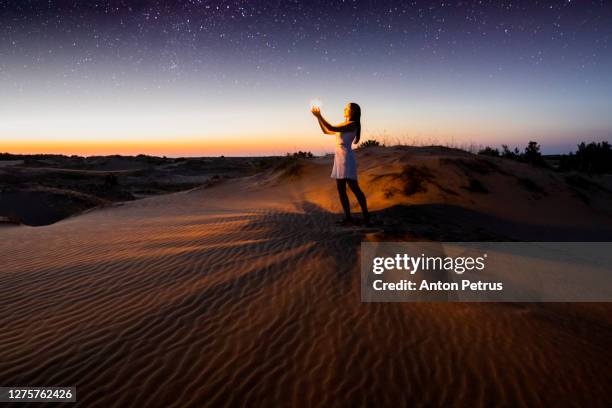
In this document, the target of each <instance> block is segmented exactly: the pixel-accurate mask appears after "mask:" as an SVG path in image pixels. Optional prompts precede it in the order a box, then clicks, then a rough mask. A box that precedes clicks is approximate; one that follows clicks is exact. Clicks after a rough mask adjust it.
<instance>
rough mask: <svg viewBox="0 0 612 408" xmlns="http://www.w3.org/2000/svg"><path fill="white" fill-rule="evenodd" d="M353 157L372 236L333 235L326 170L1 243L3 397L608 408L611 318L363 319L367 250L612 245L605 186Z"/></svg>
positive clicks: (492, 313)
mask: <svg viewBox="0 0 612 408" xmlns="http://www.w3.org/2000/svg"><path fill="white" fill-rule="evenodd" d="M358 160H359V163H360V170H361V173H360V174H361V184H362V187H363V189H364V191H365V192H366V194H367V195H368V197H369V199H370V203H371V206H372V209H373V210H374V212H375V216H376V217H377V219H378V222H379V225H378V226H377V227H375V228H370V229H358V228H339V227H335V226H333V221H334V220H335V219H337V217H338V214H337V213H338V211H339V206H338V204H337V202H336V192H335V186H334V184H333V181H332V180H331V179H329V172H330V168H331V164H330V158H320V159H314V160H304V161H297V162H295V163H291V164H290V165H288V166H285V167H282V166H281V167H280V168H276V169H272V170H269V171H266V172H264V173H261V174H257V175H254V176H250V177H244V178H240V179H234V180H228V181H226V182H224V183H221V184H219V185H216V186H213V187H210V188H200V189H194V190H191V191H188V192H180V193H174V194H169V195H164V196H158V197H152V198H147V199H143V200H138V201H132V202H129V203H125V204H121V205H112V206H108V207H104V208H101V209H97V210H94V211H90V212H87V213H85V214H82V215H80V216H77V217H72V218H69V219H66V220H63V221H61V222H58V223H56V224H53V225H49V226H45V227H37V228H33V227H27V226H2V227H0V237H1V240H0V253H1V254H2V266H3V267H2V271H1V272H0V323H1V325H2V327H3V330H2V331H1V332H0V384H2V385H39V386H41V385H47V386H52V385H58V386H59V385H62V386H76V387H77V399H78V404H77V405H78V406H84V407H108V406H160V407H161V406H164V407H167V406H176V407H179V406H180V407H185V406H235V405H239V404H241V405H246V406H313V405H316V406H364V405H368V406H372V405H376V406H393V407H400V406H456V405H463V406H491V405H508V406H514V405H530V406H550V405H559V403H560V404H561V405H564V404H568V405H575V406H609V403H610V389H609V384H610V383H612V351H611V350H612V318H611V314H610V307H609V306H607V305H605V304H443V303H424V304H408V303H406V304H401V303H389V304H375V303H373V304H362V303H360V292H359V269H358V262H359V243H360V242H361V241H362V240H364V239H365V240H379V239H441V240H442V239H446V240H470V239H477V238H480V239H501V240H503V239H517V240H523V239H534V240H537V239H548V238H549V237H551V236H553V237H560V239H563V240H572V239H579V240H582V239H592V240H599V239H602V240H609V239H610V237H611V236H612V218H611V214H610V209H611V208H612V207H611V206H609V204H610V201H611V199H610V197H609V192H608V191H607V190H597V189H596V188H594V187H584V186H583V187H580V188H578V187H572V185H571V184H568V183H567V181H566V180H564V179H563V177H562V176H559V175H556V174H553V173H551V172H547V171H542V170H538V169H534V168H532V167H529V166H526V165H523V164H520V163H514V162H509V161H502V160H493V159H482V158H477V157H474V156H471V155H468V154H466V153H462V152H458V151H454V150H448V149H406V148H395V149H368V150H365V151H360V152H359V153H358ZM474 180H475V181H474ZM525 180H527V181H525ZM589 188H590V190H589Z"/></svg>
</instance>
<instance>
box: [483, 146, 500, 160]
mask: <svg viewBox="0 0 612 408" xmlns="http://www.w3.org/2000/svg"><path fill="white" fill-rule="evenodd" d="M478 154H480V155H482V156H494V157H499V149H493V148H491V147H489V146H486V147H485V148H484V149H480V150H479V151H478Z"/></svg>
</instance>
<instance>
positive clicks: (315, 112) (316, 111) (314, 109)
mask: <svg viewBox="0 0 612 408" xmlns="http://www.w3.org/2000/svg"><path fill="white" fill-rule="evenodd" d="M310 112H312V114H313V115H315V116H316V117H317V118H320V117H321V108H319V107H318V106H313V107H312V108H311V109H310Z"/></svg>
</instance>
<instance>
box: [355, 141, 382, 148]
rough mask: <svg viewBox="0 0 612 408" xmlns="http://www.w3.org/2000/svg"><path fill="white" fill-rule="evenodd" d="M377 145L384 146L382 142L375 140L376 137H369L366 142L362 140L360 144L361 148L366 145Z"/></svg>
mask: <svg viewBox="0 0 612 408" xmlns="http://www.w3.org/2000/svg"><path fill="white" fill-rule="evenodd" d="M376 146H384V144H383V145H381V144H380V142H379V141H378V140H374V139H368V140H366V141H365V142H361V143H360V144H359V148H364V147H376Z"/></svg>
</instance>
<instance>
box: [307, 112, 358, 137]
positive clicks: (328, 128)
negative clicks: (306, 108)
mask: <svg viewBox="0 0 612 408" xmlns="http://www.w3.org/2000/svg"><path fill="white" fill-rule="evenodd" d="M311 112H312V114H313V115H315V116H316V117H317V119H318V120H319V126H321V129H322V130H323V132H324V133H326V134H328V135H333V134H334V133H336V132H350V131H352V130H355V129H356V128H357V124H356V123H355V122H344V123H341V124H339V125H337V126H334V125H332V124H330V123H329V122H328V121H326V120H325V118H324V117H323V115H321V111H320V110H319V109H318V108H313V109H312V111H311Z"/></svg>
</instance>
